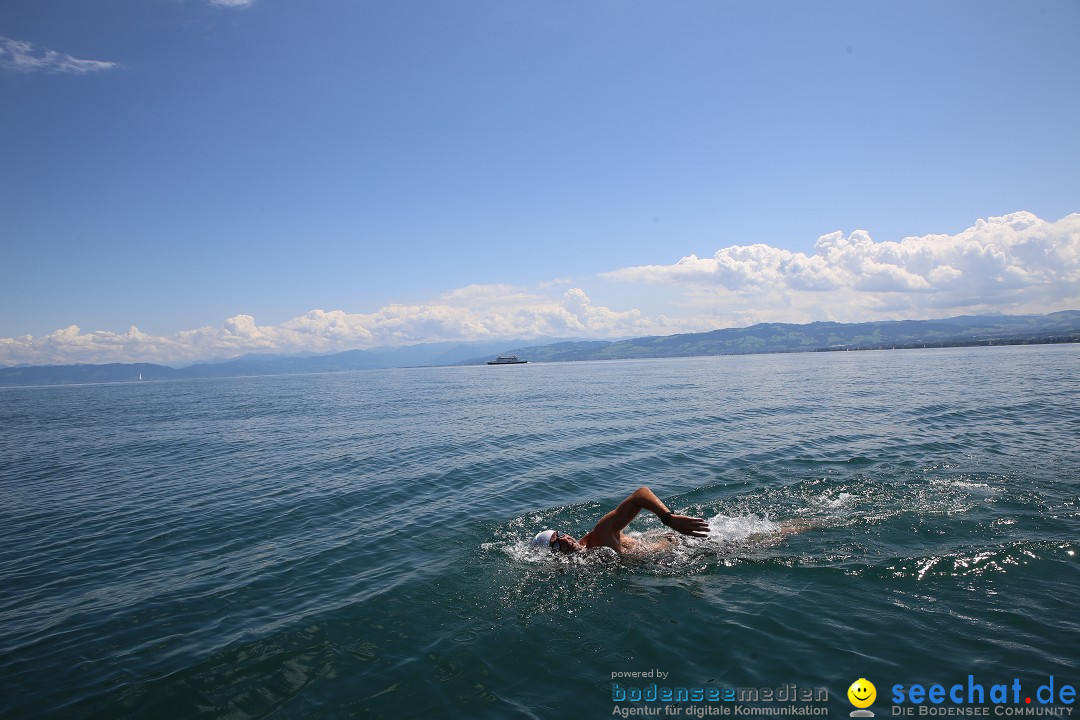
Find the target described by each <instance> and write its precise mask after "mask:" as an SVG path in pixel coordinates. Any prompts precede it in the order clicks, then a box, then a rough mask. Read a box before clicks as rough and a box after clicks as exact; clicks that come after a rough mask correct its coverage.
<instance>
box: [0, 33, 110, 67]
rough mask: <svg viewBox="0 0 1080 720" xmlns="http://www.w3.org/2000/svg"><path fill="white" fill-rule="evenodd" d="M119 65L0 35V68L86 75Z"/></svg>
mask: <svg viewBox="0 0 1080 720" xmlns="http://www.w3.org/2000/svg"><path fill="white" fill-rule="evenodd" d="M115 67H119V65H118V64H117V63H114V62H107V61H105V60H80V59H79V58H75V57H72V56H71V55H68V54H67V53H61V52H57V51H55V50H48V49H45V48H37V47H34V44H33V43H30V42H27V41H25V40H12V39H11V38H7V37H0V70H7V71H9V72H48V73H71V74H75V75H85V74H87V73H92V72H100V71H101V70H111V69H112V68H115Z"/></svg>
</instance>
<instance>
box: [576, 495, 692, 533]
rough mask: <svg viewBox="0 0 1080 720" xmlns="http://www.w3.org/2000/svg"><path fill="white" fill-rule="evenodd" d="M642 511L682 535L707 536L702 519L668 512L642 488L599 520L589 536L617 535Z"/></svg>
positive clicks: (658, 500)
mask: <svg viewBox="0 0 1080 720" xmlns="http://www.w3.org/2000/svg"><path fill="white" fill-rule="evenodd" d="M643 509H644V510H648V511H649V512H651V513H653V514H655V515H656V516H657V517H659V518H660V521H661V522H662V523H664V524H665V525H667V526H668V527H669V528H671V529H672V530H675V531H676V532H680V533H682V534H683V535H689V536H690V537H705V536H706V535H708V534H709V523H707V522H706V521H705V519H704V518H696V517H690V516H689V515H676V514H675V513H673V512H671V511H670V510H668V508H667V505H665V504H664V503H663V502H661V500H660V498H658V497H656V494H655V493H654V492H653V491H652V490H650V489H649V488H647V487H644V486H642V487H639V488H638V489H637V490H635V491H634V492H632V493H630V495H629V496H628V497H627V498H626V499H625V500H623V501H622V502H621V503H619V507H617V508H615V509H614V510H612V511H611V512H609V513H608V514H607V515H605V516H604V517H602V518H600V522H598V523H596V527H594V528H593V529H592V533H591V534H593V535H595V536H597V537H603V536H612V535H618V534H619V533H621V532H622V531H623V528H625V527H626V526H627V525H629V524H630V521H631V520H633V519H634V518H635V517H637V514H638V513H639V512H641V511H642V510H643Z"/></svg>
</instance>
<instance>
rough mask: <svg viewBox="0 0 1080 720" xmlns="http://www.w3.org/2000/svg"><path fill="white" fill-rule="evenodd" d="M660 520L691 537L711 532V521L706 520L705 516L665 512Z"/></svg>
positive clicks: (702, 535) (703, 535)
mask: <svg viewBox="0 0 1080 720" xmlns="http://www.w3.org/2000/svg"><path fill="white" fill-rule="evenodd" d="M660 521H661V522H663V523H664V524H665V525H667V526H668V527H669V528H671V529H672V530H674V531H676V532H680V533H682V534H683V535H689V536H690V537H705V536H706V535H708V534H709V523H708V522H706V520H705V518H698V517H690V516H689V515H676V514H675V513H670V514H666V513H665V514H664V515H662V516H661V517H660Z"/></svg>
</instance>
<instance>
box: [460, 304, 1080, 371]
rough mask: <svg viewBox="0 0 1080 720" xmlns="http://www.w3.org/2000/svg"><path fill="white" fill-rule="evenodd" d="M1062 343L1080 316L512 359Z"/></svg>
mask: <svg viewBox="0 0 1080 720" xmlns="http://www.w3.org/2000/svg"><path fill="white" fill-rule="evenodd" d="M1062 342H1080V311H1077V310H1066V311H1063V312H1056V313H1052V314H1050V315H967V316H962V317H954V318H947V319H944V320H896V321H887V322H865V323H836V322H813V323H809V324H806V325H795V324H790V323H762V324H760V325H751V326H750V327H745V328H728V329H725V330H713V331H711V332H704V333H689V334H685V335H665V336H657V337H641V338H634V339H632V340H621V341H618V342H605V341H598V340H588V341H579V342H559V343H553V344H550V345H539V346H535V345H534V346H526V347H521V348H517V349H514V350H510V351H508V352H511V353H513V354H515V355H518V356H520V357H521V358H523V359H527V360H529V361H531V362H535V361H541V362H560V361H569V360H623V359H631V358H661V357H691V356H695V355H748V354H755V353H789V352H814V351H829V350H881V349H897V348H922V347H957V346H965V345H991V344H993V345H1018V344H1035V343H1062ZM479 361H480V358H473V359H472V360H470V361H468V363H469V364H475V363H477V362H479ZM463 364H464V363H463Z"/></svg>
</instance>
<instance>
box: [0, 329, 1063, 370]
mask: <svg viewBox="0 0 1080 720" xmlns="http://www.w3.org/2000/svg"><path fill="white" fill-rule="evenodd" d="M519 342H520V341H519ZM1074 343H1080V311H1077V310H1066V311H1062V312H1057V313H1051V314H1048V315H1012V316H1010V315H992V316H968V317H958V318H949V319H944V320H898V321H883V322H868V323H835V322H814V323H807V324H802V325H797V324H790V323H761V324H758V325H753V326H750V327H746V328H727V329H723V330H713V331H709V332H704V333H687V334H678V335H667V336H654V337H640V338H633V339H630V340H621V341H606V340H568V341H561V342H555V343H549V344H546V345H532V346H530V345H523V346H521V347H516V348H506V349H504V350H501V351H499V354H501V355H517V356H519V357H523V358H526V359H528V360H529V362H530V363H533V364H535V363H538V362H539V363H548V362H571V361H586V360H637V359H655V358H679V357H710V356H721V355H774V354H782V353H803V352H849V351H856V352H863V351H870V350H920V349H935V348H963V347H987V346H1001V345H1009V346H1015V345H1060V344H1074ZM445 346H446V347H444V346H443V345H440V344H435V345H431V346H429V348H430V351H431V355H430V356H429V357H418V356H417V354H416V348H414V347H412V346H410V347H407V348H403V349H399V350H398V351H397V352H396V354H395V351H393V350H390V349H383V350H376V351H366V350H349V351H345V352H342V353H336V354H332V355H316V356H306V357H305V356H259V355H252V356H246V357H243V358H238V359H235V360H229V361H225V362H220V363H203V364H197V365H191V366H188V367H184V368H174V367H169V366H166V365H157V364H153V363H107V364H98V365H91V364H81V365H35V366H21V367H11V368H2V369H0V387H30V386H55V385H87V384H101V383H117V382H123V383H126V382H133V383H135V382H140V379H139V378H140V377H141V378H142V381H143V382H145V381H162V380H190V379H197V378H228V377H264V376H270V375H310V374H317V373H328V372H351V371H356V370H380V369H394V368H416V367H460V366H476V365H485V364H486V363H488V362H489V361H490V359H491V355H486V356H483V357H476V356H475V355H472V354H471V353H475V352H476V350H477V348H475V347H473V346H469V345H460V344H453V343H447V344H445ZM447 347H449V348H451V349H452V350H454V351H455V352H449V351H448V350H447V349H446V348H447ZM405 351H411V354H408V355H407V354H405Z"/></svg>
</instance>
